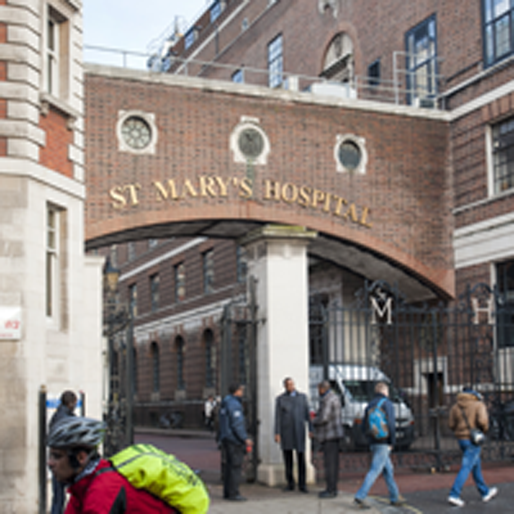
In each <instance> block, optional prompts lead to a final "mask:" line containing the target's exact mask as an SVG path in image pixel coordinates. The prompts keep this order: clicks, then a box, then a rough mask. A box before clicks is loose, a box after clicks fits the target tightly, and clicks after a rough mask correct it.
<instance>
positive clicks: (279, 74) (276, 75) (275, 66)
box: [266, 33, 284, 89]
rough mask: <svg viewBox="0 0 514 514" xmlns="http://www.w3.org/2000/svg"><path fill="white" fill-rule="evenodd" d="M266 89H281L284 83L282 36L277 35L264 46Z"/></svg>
mask: <svg viewBox="0 0 514 514" xmlns="http://www.w3.org/2000/svg"><path fill="white" fill-rule="evenodd" d="M266 52H267V62H268V87H270V88H272V89H275V88H279V87H282V83H283V82H284V36H283V35H282V33H280V34H277V35H276V36H275V37H274V38H273V39H272V40H271V41H270V42H269V43H268V44H267V46H266Z"/></svg>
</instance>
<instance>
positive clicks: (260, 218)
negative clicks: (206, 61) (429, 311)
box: [85, 67, 453, 297]
mask: <svg viewBox="0 0 514 514" xmlns="http://www.w3.org/2000/svg"><path fill="white" fill-rule="evenodd" d="M85 92H86V150H87V151H86V159H87V161H86V169H87V179H86V185H87V201H86V243H87V247H88V248H96V247H99V246H104V245H108V244H113V243H119V242H122V241H127V240H133V239H140V238H150V237H169V236H174V235H190V236H196V235H205V236H208V237H232V238H238V237H242V236H243V235H244V234H245V233H247V232H248V231H249V230H251V229H252V228H255V227H257V226H259V225H261V224H266V223H277V224H285V225H300V226H305V227H307V228H309V229H312V230H316V231H318V232H319V234H320V236H319V237H318V239H317V240H316V241H315V242H314V243H313V245H312V248H311V251H312V252H313V253H314V254H315V255H318V256H320V257H323V258H329V259H330V260H332V261H334V262H337V263H338V264H341V265H344V266H348V267H350V269H352V270H354V271H356V272H359V273H361V274H362V275H363V276H367V277H372V278H374V275H381V274H383V273H386V274H388V273H392V272H393V271H394V273H396V274H398V276H402V277H408V278H409V280H411V282H412V281H414V282H416V283H418V284H419V285H420V288H421V289H424V290H430V291H432V292H435V293H436V294H442V295H444V296H447V297H451V296H453V271H452V269H453V262H452V251H451V237H450V236H451V232H450V228H449V227H450V226H451V225H450V220H451V218H450V200H449V198H450V195H449V194H448V184H449V165H448V143H447V141H448V138H447V131H448V125H447V122H446V121H445V119H444V116H442V115H440V114H437V113H430V112H428V113H426V114H424V115H423V116H421V115H420V114H419V112H420V111H419V110H417V111H415V110H414V109H409V108H399V107H396V108H392V107H388V106H386V107H384V106H383V105H379V104H372V103H370V102H359V101H355V100H354V101H352V102H351V103H348V102H344V101H341V100H334V99H329V98H322V97H316V96H315V95H312V94H309V93H292V92H286V91H270V90H268V89H264V88H257V87H251V86H245V85H232V84H226V83H221V82H215V81H202V80H199V79H190V78H187V77H176V76H162V75H149V74H146V73H139V74H137V73H135V72H129V71H126V70H117V71H115V70H112V69H103V68H99V67H96V68H94V69H90V70H89V72H88V74H87V75H86V81H85ZM128 111H134V112H141V113H146V115H148V116H152V117H153V118H152V119H154V120H155V127H156V130H157V131H158V139H157V143H156V147H155V152H153V153H147V154H141V153H131V152H129V151H126V149H122V150H120V145H119V142H118V139H117V134H116V124H117V120H118V119H119V117H120V113H121V114H123V113H126V112H128ZM242 122H245V123H246V122H249V123H253V124H256V125H257V126H258V127H259V129H260V130H262V131H264V133H265V135H266V137H267V138H268V140H269V144H270V153H269V155H268V156H267V159H266V162H265V163H264V164H255V163H253V162H251V161H248V162H246V163H244V162H241V161H240V159H239V160H238V158H237V156H236V155H235V151H234V150H235V149H234V147H233V146H232V147H231V142H230V141H231V134H232V133H233V131H234V130H235V128H236V127H237V126H238V124H240V123H242ZM342 134H343V135H344V134H352V135H354V136H356V137H358V138H361V139H362V140H363V141H364V142H365V145H366V152H367V155H368V162H367V166H366V170H365V173H364V174H351V173H341V172H339V171H338V170H337V168H338V166H337V163H336V157H337V152H336V151H335V148H336V144H337V141H338V137H339V138H340V136H341V135H342ZM376 278H385V279H387V278H390V276H385V277H384V276H377V277H376ZM406 279H407V278H406ZM423 295H424V293H420V294H418V295H417V296H419V297H421V296H423ZM415 296H416V295H415ZM425 296H426V295H425Z"/></svg>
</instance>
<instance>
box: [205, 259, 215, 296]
mask: <svg viewBox="0 0 514 514" xmlns="http://www.w3.org/2000/svg"><path fill="white" fill-rule="evenodd" d="M213 284H214V250H209V251H208V252H205V253H204V254H203V292H204V293H212V290H213Z"/></svg>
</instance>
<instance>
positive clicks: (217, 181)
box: [109, 175, 372, 228]
mask: <svg viewBox="0 0 514 514" xmlns="http://www.w3.org/2000/svg"><path fill="white" fill-rule="evenodd" d="M148 188H150V190H151V195H150V197H151V198H152V200H153V201H155V202H168V203H174V202H175V203H176V202H180V200H185V199H188V200H191V199H193V200H198V201H201V200H202V199H203V198H227V199H230V198H234V199H236V198H239V199H242V200H259V198H256V196H255V195H256V194H257V191H261V192H262V193H261V194H262V198H260V200H261V201H265V202H276V203H283V204H285V205H291V206H293V205H298V206H300V207H302V208H304V209H312V210H317V211H321V212H323V213H326V214H328V215H331V216H335V217H337V218H340V219H342V220H344V221H348V222H350V223H355V224H357V225H361V226H363V227H366V228H372V223H371V222H370V217H371V210H370V208H369V207H367V206H358V205H356V204H355V203H354V202H351V201H349V200H347V199H346V198H344V197H342V196H340V195H339V194H335V193H331V192H328V191H323V190H321V189H317V188H314V187H311V186H308V185H298V184H294V183H292V182H280V181H277V180H271V179H265V180H264V181H263V182H262V184H261V187H259V188H256V187H254V183H253V181H252V180H251V179H250V178H248V177H242V178H240V177H229V178H223V177H219V176H210V175H201V176H199V177H197V178H196V179H191V178H185V179H180V180H179V179H173V178H171V179H166V180H154V181H152V182H151V183H150V185H149V186H147V187H146V188H143V186H142V185H141V184H139V183H134V184H124V185H117V186H114V187H112V188H111V189H110V190H109V197H110V200H111V206H112V207H113V209H118V210H122V209H132V208H137V207H139V206H140V196H141V195H140V194H139V193H140V192H141V191H142V190H143V189H145V190H146V189H148ZM145 197H146V196H145Z"/></svg>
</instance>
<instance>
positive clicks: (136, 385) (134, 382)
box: [132, 348, 139, 394]
mask: <svg viewBox="0 0 514 514" xmlns="http://www.w3.org/2000/svg"><path fill="white" fill-rule="evenodd" d="M132 359H133V360H132V373H133V375H132V387H133V393H134V394H137V391H138V388H139V381H138V378H137V373H138V371H139V369H138V362H137V350H136V349H135V348H132Z"/></svg>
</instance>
